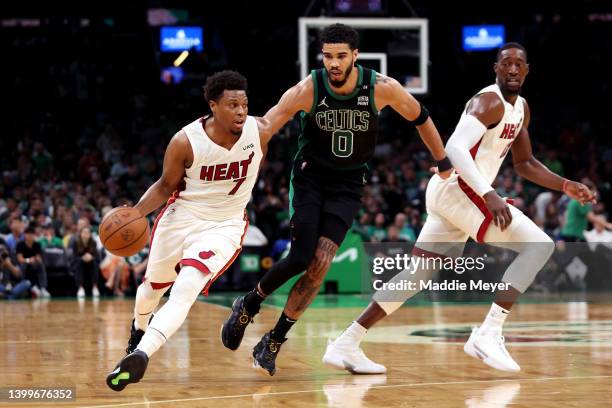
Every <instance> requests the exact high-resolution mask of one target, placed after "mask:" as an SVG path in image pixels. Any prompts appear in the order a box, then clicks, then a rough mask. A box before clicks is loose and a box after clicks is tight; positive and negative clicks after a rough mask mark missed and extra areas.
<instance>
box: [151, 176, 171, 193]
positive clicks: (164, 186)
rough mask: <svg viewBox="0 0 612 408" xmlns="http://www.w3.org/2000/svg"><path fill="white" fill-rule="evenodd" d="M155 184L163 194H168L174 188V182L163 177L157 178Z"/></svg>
mask: <svg viewBox="0 0 612 408" xmlns="http://www.w3.org/2000/svg"><path fill="white" fill-rule="evenodd" d="M155 184H156V187H157V189H158V190H159V191H160V192H161V193H162V194H163V195H164V196H169V195H171V194H172V193H173V192H174V190H176V183H171V182H170V181H168V180H166V179H164V178H163V177H162V178H160V179H159V180H157V182H156V183H155Z"/></svg>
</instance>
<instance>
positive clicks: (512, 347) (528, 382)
mask: <svg viewBox="0 0 612 408" xmlns="http://www.w3.org/2000/svg"><path fill="white" fill-rule="evenodd" d="M355 299H356V298H353V297H348V298H347V297H344V298H338V297H331V298H323V299H321V300H319V301H318V303H317V305H316V307H314V308H312V309H310V310H309V311H308V312H307V313H306V314H305V316H304V318H303V319H302V320H301V321H300V322H299V323H298V324H297V325H296V326H295V327H294V330H293V331H292V332H291V333H290V336H289V341H288V342H287V343H286V344H285V345H284V346H283V350H282V352H281V354H280V356H279V358H278V360H277V363H278V370H277V374H276V375H275V376H274V377H264V376H262V375H261V374H259V373H258V372H256V371H254V370H253V369H252V368H251V358H250V353H251V349H252V347H253V346H254V345H255V344H256V343H257V341H258V340H259V338H260V337H261V335H263V333H264V332H265V331H266V330H269V328H270V327H271V326H272V325H273V324H274V323H275V321H276V319H277V317H278V315H279V313H280V310H279V309H278V308H276V307H267V308H264V309H263V311H262V313H261V314H260V315H258V316H257V317H256V321H255V324H254V325H252V326H251V327H249V330H248V331H247V334H246V337H245V340H244V341H243V344H242V347H241V348H240V349H239V350H238V351H236V352H231V351H229V350H226V349H225V348H224V347H223V346H222V344H221V341H220V338H219V328H220V325H221V323H222V321H223V320H224V319H225V318H226V316H227V313H228V310H229V309H228V308H227V307H225V306H221V305H217V304H213V303H208V302H209V300H207V302H198V303H196V305H195V306H194V307H193V309H192V311H191V314H190V316H189V318H188V320H187V322H186V323H185V325H184V326H183V327H182V328H181V329H180V330H179V332H177V334H176V335H175V336H174V337H173V338H172V339H171V340H170V341H169V342H168V343H167V344H166V345H165V346H164V347H163V348H162V349H161V350H160V351H159V352H158V353H157V354H155V355H154V356H153V357H152V358H151V361H150V362H149V368H148V370H147V373H146V375H145V377H144V379H143V380H142V381H141V382H140V383H138V384H131V385H129V386H128V387H127V388H126V389H125V390H124V391H123V392H121V393H116V392H114V391H111V390H110V389H108V388H107V387H106V384H105V377H106V374H107V373H108V372H109V371H110V370H112V369H113V368H114V365H115V363H116V362H117V361H118V360H119V359H120V358H121V357H122V356H123V354H124V349H125V347H126V343H127V339H128V336H129V323H130V321H131V319H132V317H131V311H132V307H133V299H126V300H100V301H97V302H94V301H92V300H89V299H88V300H86V301H83V302H78V301H76V300H51V301H39V300H37V301H15V302H2V303H0V327H1V329H2V330H1V331H0V372H2V385H1V386H0V388H7V387H10V388H24V387H39V388H41V387H47V388H48V387H76V400H74V401H64V402H53V403H51V402H45V403H43V402H36V401H28V402H24V403H17V402H9V401H7V400H4V401H0V406H3V407H4V406H7V407H9V406H10V407H16V406H28V407H32V406H81V407H114V406H126V407H149V406H154V407H224V408H229V407H245V406H248V407H275V406H286V407H315V406H316V407H326V406H329V407H471V408H472V407H506V406H511V407H555V408H556V407H608V406H611V405H612V386H611V385H610V384H612V318H611V317H610V316H612V304H611V303H610V302H609V301H606V300H605V297H604V298H603V299H594V301H593V302H589V303H587V302H562V303H561V302H559V303H522V304H519V305H517V306H516V307H515V310H513V312H512V315H511V316H510V318H509V321H508V322H507V323H506V330H505V335H506V343H507V347H508V349H509V351H510V352H511V353H512V355H513V356H514V358H515V359H516V361H517V362H518V363H519V364H520V365H521V367H522V371H521V372H520V373H518V374H509V373H503V372H499V371H495V370H493V369H491V368H489V367H488V366H485V365H484V364H483V363H481V362H480V361H477V360H475V359H472V358H470V357H468V356H467V355H466V354H464V353H463V350H462V347H463V342H464V341H465V340H466V338H467V335H468V333H469V331H470V327H471V325H472V324H477V323H478V322H480V321H481V319H482V317H483V316H484V314H485V313H486V311H487V310H488V305H487V304H478V305H474V304H472V305H466V304H464V305H459V304H445V305H439V304H431V303H429V304H423V305H418V306H413V307H404V308H402V309H401V310H399V311H398V312H397V313H396V314H394V315H393V316H392V317H391V318H389V319H387V320H386V321H383V322H382V324H381V325H380V326H378V327H377V328H375V329H374V330H372V331H371V332H370V333H368V335H367V337H366V339H368V341H367V342H364V344H363V348H364V350H365V352H366V353H367V354H368V356H369V357H371V358H372V359H373V360H375V361H377V362H380V363H383V364H385V365H387V367H388V373H387V375H383V376H380V375H378V376H364V375H362V376H354V375H350V374H349V373H346V372H339V371H334V370H331V369H328V368H327V367H325V366H323V365H322V363H321V361H320V360H321V357H322V354H323V352H324V350H325V345H326V342H327V338H328V337H330V336H335V335H336V334H337V333H338V332H340V331H341V330H343V329H344V327H346V325H347V324H348V323H349V322H350V321H351V320H352V319H354V318H355V316H356V315H357V314H358V312H359V311H360V310H361V305H363V304H365V300H362V299H356V300H355ZM221 301H222V302H225V303H226V304H229V302H231V297H226V299H221ZM351 304H352V305H353V307H350V305H351ZM345 305H346V306H347V307H345Z"/></svg>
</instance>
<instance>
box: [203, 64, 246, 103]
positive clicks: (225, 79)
mask: <svg viewBox="0 0 612 408" xmlns="http://www.w3.org/2000/svg"><path fill="white" fill-rule="evenodd" d="M225 90H228V91H245V92H246V91H247V80H246V78H245V77H244V76H242V74H240V73H239V72H236V71H229V70H225V71H221V72H217V73H216V74H213V75H211V76H209V77H208V79H207V80H206V84H205V85H204V99H206V101H207V102H210V101H215V102H217V101H218V100H219V98H220V97H221V96H222V95H223V91H225Z"/></svg>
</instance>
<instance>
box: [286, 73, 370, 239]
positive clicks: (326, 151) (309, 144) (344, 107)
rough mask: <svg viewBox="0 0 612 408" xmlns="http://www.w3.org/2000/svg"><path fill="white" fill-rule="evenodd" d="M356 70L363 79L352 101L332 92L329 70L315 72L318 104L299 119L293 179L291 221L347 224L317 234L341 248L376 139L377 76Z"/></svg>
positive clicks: (358, 205)
mask: <svg viewBox="0 0 612 408" xmlns="http://www.w3.org/2000/svg"><path fill="white" fill-rule="evenodd" d="M353 69H356V70H357V71H358V74H359V76H358V80H357V84H356V86H355V89H354V90H353V92H351V93H350V94H348V95H337V94H335V93H334V92H333V91H332V89H331V87H330V85H329V83H328V79H327V72H326V71H325V69H318V70H313V71H312V72H311V77H312V81H313V86H314V98H313V103H312V108H311V110H310V111H309V112H302V113H301V133H300V136H299V139H298V152H297V154H296V156H295V160H294V164H293V171H292V174H291V190H290V198H291V206H290V214H291V217H292V221H294V222H321V220H322V219H324V218H325V217H322V215H323V214H332V215H334V216H336V217H338V218H339V219H341V220H342V221H343V223H342V224H343V225H342V228H341V230H339V229H340V228H335V230H334V231H331V232H330V231H329V229H327V230H325V228H323V231H319V232H320V233H321V234H320V235H323V232H325V233H326V236H328V238H330V239H332V240H334V241H338V240H339V241H340V242H337V243H338V244H340V243H341V241H342V239H343V238H344V235H345V234H346V231H347V230H348V228H349V227H350V225H351V224H352V222H353V218H354V217H355V214H356V213H357V211H358V210H359V207H360V206H361V195H362V192H363V185H364V183H365V172H366V169H367V162H368V161H369V160H370V159H371V158H372V156H373V155H374V149H375V147H376V138H377V135H378V111H377V110H376V107H375V104H374V83H375V80H376V72H375V71H372V70H371V69H367V68H363V67H361V66H359V65H358V66H356V67H355V68H353ZM322 227H323V226H322ZM330 235H331V236H330Z"/></svg>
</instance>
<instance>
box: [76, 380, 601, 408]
mask: <svg viewBox="0 0 612 408" xmlns="http://www.w3.org/2000/svg"><path fill="white" fill-rule="evenodd" d="M347 378H351V377H347ZM605 378H612V375H593V376H576V377H540V378H510V379H503V378H502V379H497V380H470V381H448V382H428V383H413V384H394V385H372V386H361V385H356V386H349V387H343V388H342V389H343V390H360V389H366V390H371V389H386V388H404V387H427V386H436V385H461V384H488V383H498V382H501V383H503V382H517V381H557V380H593V379H605ZM316 392H323V388H319V389H316V390H298V391H278V392H266V393H263V394H236V395H218V396H214V397H196V398H182V399H171V400H159V401H140V402H126V403H121V404H112V405H88V406H82V407H81V408H111V407H127V406H135V405H153V404H167V403H172V402H191V401H208V400H218V399H230V398H246V397H251V398H252V397H267V396H274V395H291V394H310V393H316Z"/></svg>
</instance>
